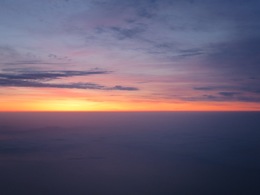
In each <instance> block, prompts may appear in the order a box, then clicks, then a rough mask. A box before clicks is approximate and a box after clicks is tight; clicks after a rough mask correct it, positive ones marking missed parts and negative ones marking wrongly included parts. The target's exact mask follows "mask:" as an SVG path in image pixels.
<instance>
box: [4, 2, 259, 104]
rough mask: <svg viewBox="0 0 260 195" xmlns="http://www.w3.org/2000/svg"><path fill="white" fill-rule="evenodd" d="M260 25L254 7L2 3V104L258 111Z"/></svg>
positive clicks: (237, 4) (256, 4)
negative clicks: (67, 102)
mask: <svg viewBox="0 0 260 195" xmlns="http://www.w3.org/2000/svg"><path fill="white" fill-rule="evenodd" d="M259 19H260V2H259V1H257V0H249V1H239V0H236V1H234V0H225V1H224V0H218V1H215V0H211V1H209V0H189V1H185V0H182V1H180V0H175V1H174V0H172V1H170V0H160V1H159V0H139V1H137V0H133V1H124V0H89V1H83V0H82V1H81V0H73V1H72V0H57V1H51V0H46V1H40V0H1V2H0V98H1V97H2V99H6V98H8V97H11V96H12V97H13V96H16V97H19V96H20V97H22V96H23V95H25V94H27V95H28V96H29V95H30V94H32V93H33V94H34V96H33V97H32V98H34V97H37V94H38V93H39V90H44V91H48V90H49V89H57V90H59V89H62V90H63V92H66V94H67V96H69V97H73V98H79V99H81V100H83V99H84V98H83V97H86V96H88V97H89V98H88V101H105V100H107V101H114V102H116V101H119V100H125V101H132V102H148V101H149V102H169V103H173V104H175V103H176V102H189V103H192V102H196V103H197V102H206V103H207V104H211V103H212V104H214V103H216V102H225V103H229V102H230V103H234V102H236V103H238V104H240V103H252V105H253V107H254V108H258V109H259V108H260V107H259V101H260V84H259V83H260V77H259V73H260V64H259V63H260V57H259V56H260V55H259V52H260V23H259ZM24 89H26V91H23V90H24ZM62 94H63V93H62ZM73 94H77V95H73ZM39 96H41V92H40V93H39ZM46 96H47V95H46ZM57 96H59V95H58V92H57V94H55V95H54V94H53V93H50V94H48V97H49V98H54V99H55V98H57ZM60 96H61V97H60V98H66V96H64V95H60ZM97 96H102V97H103V99H102V100H101V99H100V98H97ZM84 100H85V99H84ZM251 108H252V107H251Z"/></svg>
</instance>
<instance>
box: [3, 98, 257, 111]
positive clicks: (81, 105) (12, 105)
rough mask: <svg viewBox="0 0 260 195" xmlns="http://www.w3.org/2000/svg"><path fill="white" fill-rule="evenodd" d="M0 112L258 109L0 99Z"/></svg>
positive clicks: (252, 107)
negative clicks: (7, 100) (9, 100)
mask: <svg viewBox="0 0 260 195" xmlns="http://www.w3.org/2000/svg"><path fill="white" fill-rule="evenodd" d="M0 111H1V112H18V111H22V112H24V111H28V112H30V111H54V112H55V111H64V112H66V111H68V112H71V111H260V105H259V104H256V103H240V102H231V103H230V102H228V103H227V102H226V103H224V102H221V103H220V102H215V103H212V102H180V103H170V102H168V103H165V102H159V101H158V102H131V101H129V102H94V101H83V100H44V101H30V102H28V101H20V102H5V103H3V101H1V108H0Z"/></svg>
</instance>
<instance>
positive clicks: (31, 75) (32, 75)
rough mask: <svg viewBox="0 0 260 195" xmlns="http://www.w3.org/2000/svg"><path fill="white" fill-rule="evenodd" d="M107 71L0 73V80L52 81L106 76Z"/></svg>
mask: <svg viewBox="0 0 260 195" xmlns="http://www.w3.org/2000/svg"><path fill="white" fill-rule="evenodd" d="M107 73H110V72H109V71H102V70H90V71H19V72H15V73H0V78H2V79H7V80H14V79H15V80H52V79H59V78H64V77H73V76H87V75H97V74H107Z"/></svg>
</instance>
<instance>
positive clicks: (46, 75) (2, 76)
mask: <svg viewBox="0 0 260 195" xmlns="http://www.w3.org/2000/svg"><path fill="white" fill-rule="evenodd" d="M108 73H110V72H109V71H101V70H90V71H20V72H16V73H12V74H11V73H0V86H2V87H35V88H65V89H96V90H125V91H136V90H138V88H136V87H129V86H121V85H116V86H112V87H109V86H104V85H99V84H95V83H90V82H88V83H84V82H77V83H50V82H47V81H50V80H54V79H61V78H66V77H74V76H89V75H100V74H108Z"/></svg>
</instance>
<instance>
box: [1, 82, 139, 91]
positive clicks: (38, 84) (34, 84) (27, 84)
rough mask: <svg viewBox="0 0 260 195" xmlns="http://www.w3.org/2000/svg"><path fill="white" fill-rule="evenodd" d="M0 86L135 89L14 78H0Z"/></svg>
mask: <svg viewBox="0 0 260 195" xmlns="http://www.w3.org/2000/svg"><path fill="white" fill-rule="evenodd" d="M0 86H3V87H35V88H62V89H95V90H124V91H136V90H138V88H136V87H127V86H119V85H116V86H114V87H107V86H103V85H98V84H95V83H61V84H56V83H43V82H37V81H26V80H19V79H18V80H17V79H16V80H14V79H0Z"/></svg>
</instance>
